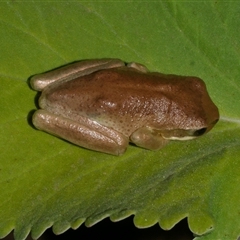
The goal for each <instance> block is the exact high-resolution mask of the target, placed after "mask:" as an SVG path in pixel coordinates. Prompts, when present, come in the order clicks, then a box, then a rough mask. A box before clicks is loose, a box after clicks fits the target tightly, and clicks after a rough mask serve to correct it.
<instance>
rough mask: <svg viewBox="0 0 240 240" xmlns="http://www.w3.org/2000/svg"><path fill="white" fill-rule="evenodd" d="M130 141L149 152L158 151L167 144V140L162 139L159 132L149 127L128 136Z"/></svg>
mask: <svg viewBox="0 0 240 240" xmlns="http://www.w3.org/2000/svg"><path fill="white" fill-rule="evenodd" d="M130 141H131V142H132V143H134V144H136V145H137V146H139V147H142V148H146V149H150V150H158V149H160V148H162V147H164V146H165V145H166V144H167V143H168V140H167V139H164V138H163V137H162V136H161V133H160V132H157V131H155V130H152V129H151V128H149V127H142V128H139V129H138V130H136V131H135V132H134V133H133V134H132V135H131V136H130Z"/></svg>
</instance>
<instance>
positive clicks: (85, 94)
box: [40, 67, 202, 136]
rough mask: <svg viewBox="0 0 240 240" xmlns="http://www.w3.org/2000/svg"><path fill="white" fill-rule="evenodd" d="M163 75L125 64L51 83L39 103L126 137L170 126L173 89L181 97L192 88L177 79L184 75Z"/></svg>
mask: <svg viewBox="0 0 240 240" xmlns="http://www.w3.org/2000/svg"><path fill="white" fill-rule="evenodd" d="M164 76H168V75H163V74H158V73H150V74H145V73H142V72H139V71H137V70H134V69H129V68H127V67H123V68H116V69H107V70H100V71H97V72H94V73H92V74H90V75H86V76H83V77H80V78H77V79H74V80H71V81H68V82H63V83H62V84H58V85H57V86H56V85H55V86H54V85H52V86H50V87H49V88H48V89H46V90H45V91H44V92H43V94H44V95H45V98H44V99H46V100H45V102H44V103H42V104H45V108H46V107H47V108H51V109H49V110H50V111H52V112H54V111H55V110H54V109H57V110H58V112H60V113H61V114H62V115H63V116H65V117H69V118H75V120H77V117H78V115H81V116H86V117H88V118H90V119H93V120H96V121H97V122H99V123H101V124H103V125H105V126H108V127H112V128H114V129H115V130H117V131H119V132H122V133H123V134H125V135H128V136H129V135H130V134H131V133H132V132H133V131H135V130H136V129H138V128H139V127H142V126H147V125H149V124H150V125H151V124H152V125H154V124H157V125H158V127H159V126H161V125H162V126H163V127H164V125H166V124H168V126H169V124H170V123H169V121H168V123H166V119H169V116H168V115H169V114H172V113H171V111H170V108H171V107H172V105H173V103H174V102H177V101H180V100H179V99H178V100H175V99H174V96H173V95H172V92H173V88H174V91H175V92H177V91H179V92H178V95H179V96H180V97H182V98H184V96H187V95H189V93H188V91H189V92H190V91H193V90H192V89H188V87H187V85H186V82H184V83H182V81H180V80H181V79H183V77H178V78H176V76H175V77H174V78H171V76H170V77H167V78H166V77H164ZM169 81H171V84H169ZM182 84H185V90H184V91H183V89H184V87H182V86H181V85H182ZM200 84H202V83H201V82H200ZM189 88H190V85H189ZM196 94H198V93H197V92H196ZM191 95H192V93H191V94H190V96H191ZM48 101H49V102H51V104H48V103H47V102H48ZM40 104H41V103H40ZM199 106H200V105H199ZM195 110H196V109H195Z"/></svg>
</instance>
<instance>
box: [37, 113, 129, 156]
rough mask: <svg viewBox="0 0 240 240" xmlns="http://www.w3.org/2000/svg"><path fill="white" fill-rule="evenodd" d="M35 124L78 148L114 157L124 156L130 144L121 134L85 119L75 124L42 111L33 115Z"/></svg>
mask: <svg viewBox="0 0 240 240" xmlns="http://www.w3.org/2000/svg"><path fill="white" fill-rule="evenodd" d="M33 124H34V126H35V127H36V128H38V129H40V130H43V131H45V132H48V133H50V134H52V135H55V136H58V137H60V138H63V139H66V140H67V141H69V142H72V143H74V144H76V145H78V146H81V147H84V148H88V149H92V150H95V151H99V152H104V153H109V154H113V155H121V154H123V153H124V152H125V151H126V149H127V146H128V143H129V140H128V138H127V137H125V136H124V135H122V134H121V133H119V132H117V131H115V130H113V129H110V128H107V127H105V126H102V125H100V124H99V123H97V122H95V121H92V120H90V119H88V118H85V117H80V118H79V122H75V121H73V120H70V119H67V118H64V117H61V116H59V115H55V114H52V113H49V112H47V111H45V110H42V109H40V110H37V111H36V112H35V113H34V115H33Z"/></svg>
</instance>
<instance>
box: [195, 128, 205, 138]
mask: <svg viewBox="0 0 240 240" xmlns="http://www.w3.org/2000/svg"><path fill="white" fill-rule="evenodd" d="M206 131H207V128H201V129H198V130H196V131H195V132H194V133H193V136H196V137H198V136H201V135H203V134H204V133H205V132H206Z"/></svg>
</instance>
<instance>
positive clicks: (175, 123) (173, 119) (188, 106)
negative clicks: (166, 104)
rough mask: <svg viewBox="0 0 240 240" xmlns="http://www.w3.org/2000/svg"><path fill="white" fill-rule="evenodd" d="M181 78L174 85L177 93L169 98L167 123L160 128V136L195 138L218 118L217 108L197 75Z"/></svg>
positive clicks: (176, 138) (181, 138) (173, 138)
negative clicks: (163, 127)
mask: <svg viewBox="0 0 240 240" xmlns="http://www.w3.org/2000/svg"><path fill="white" fill-rule="evenodd" d="M181 80H183V81H181ZM181 80H180V79H178V84H176V86H174V87H175V90H176V92H177V93H178V94H176V95H177V96H176V98H173V99H172V100H171V104H170V108H171V110H170V111H169V113H170V114H171V116H169V125H168V126H167V127H165V129H164V130H161V135H162V137H163V138H165V139H169V140H189V139H193V138H197V137H199V136H201V135H203V134H205V133H207V132H209V131H210V130H211V129H212V128H213V127H214V125H215V124H216V123H217V122H218V120H219V112H218V108H217V107H216V105H215V104H214V103H213V101H212V100H211V98H210V96H209V94H208V92H207V89H206V85H205V83H204V82H203V81H202V80H201V79H199V78H197V77H186V78H185V79H184V78H182V79H181ZM172 89H173V90H174V88H172ZM182 89H184V91H182Z"/></svg>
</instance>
